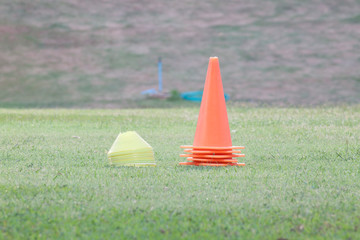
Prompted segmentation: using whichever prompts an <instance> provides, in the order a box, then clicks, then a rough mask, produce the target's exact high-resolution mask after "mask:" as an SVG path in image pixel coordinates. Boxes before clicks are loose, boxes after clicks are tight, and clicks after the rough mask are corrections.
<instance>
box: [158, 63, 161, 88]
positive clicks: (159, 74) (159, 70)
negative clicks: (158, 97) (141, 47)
mask: <svg viewBox="0 0 360 240" xmlns="http://www.w3.org/2000/svg"><path fill="white" fill-rule="evenodd" d="M158 78H159V92H162V63H161V57H159V60H158Z"/></svg>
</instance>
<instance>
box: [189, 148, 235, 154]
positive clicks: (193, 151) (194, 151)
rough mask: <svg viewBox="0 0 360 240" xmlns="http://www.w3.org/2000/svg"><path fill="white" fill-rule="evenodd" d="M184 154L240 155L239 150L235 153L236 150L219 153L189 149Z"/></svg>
mask: <svg viewBox="0 0 360 240" xmlns="http://www.w3.org/2000/svg"><path fill="white" fill-rule="evenodd" d="M184 152H187V153H195V154H205V155H207V154H214V155H218V154H219V155H221V154H229V153H241V151H240V150H238V151H236V150H233V151H224V150H220V151H215V152H214V151H210V150H191V149H184Z"/></svg>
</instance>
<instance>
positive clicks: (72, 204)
mask: <svg viewBox="0 0 360 240" xmlns="http://www.w3.org/2000/svg"><path fill="white" fill-rule="evenodd" d="M197 114H198V108H180V109H137V110H57V109H50V110H47V109H45V110H15V109H0V196H1V197H0V239H24V238H28V239H74V238H83V239H110V238H112V239H120V238H121V239H145V238H158V239H161V238H172V239H174V238H175V239H176V238H177V239H180V238H187V239H189V238H192V239H201V238H202V239H204V238H207V239H221V238H231V239H309V238H314V239H357V238H359V236H360V201H359V200H360V181H359V177H360V106H354V107H337V108H314V109H308V108H304V109H299V108H236V107H231V108H229V109H228V114H229V121H230V127H231V130H232V138H233V144H234V145H245V146H246V149H245V151H244V152H245V154H246V158H245V159H241V160H242V161H245V162H246V164H247V165H246V166H245V167H225V168H211V167H186V166H179V165H178V162H180V161H182V159H181V158H180V157H179V154H181V153H182V151H181V149H180V148H179V146H180V145H182V144H192V140H193V137H194V132H195V126H196V120H197ZM127 130H136V131H137V132H138V133H139V134H140V135H141V136H142V137H143V138H144V139H146V140H147V141H148V142H149V143H150V144H151V145H152V146H153V148H154V151H155V156H156V161H157V167H148V168H133V167H118V168H117V167H110V166H109V165H108V162H107V159H106V151H107V150H108V149H109V148H110V146H111V144H112V142H113V141H114V139H115V137H116V136H117V134H118V133H119V132H120V131H127Z"/></svg>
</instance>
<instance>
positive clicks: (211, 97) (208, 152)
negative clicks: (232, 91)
mask: <svg viewBox="0 0 360 240" xmlns="http://www.w3.org/2000/svg"><path fill="white" fill-rule="evenodd" d="M181 148H185V150H184V151H185V152H186V154H182V155H180V156H181V157H188V158H187V160H188V161H189V162H183V163H180V165H195V166H244V165H245V164H243V163H237V162H234V161H233V159H232V158H233V157H244V156H245V155H244V154H235V153H240V152H241V151H239V149H244V147H243V146H232V141H231V134H230V128H229V121H228V116H227V111H226V103H225V97H224V90H223V85H222V80H221V74H220V66H219V59H218V58H217V57H211V58H210V59H209V66H208V70H207V74H206V80H205V87H204V93H203V97H202V100H201V106H200V112H199V117H198V121H197V125H196V132H195V137H194V143H193V145H191V146H181ZM214 159H216V162H214V163H212V162H210V161H212V160H214ZM209 160H210V161H209Z"/></svg>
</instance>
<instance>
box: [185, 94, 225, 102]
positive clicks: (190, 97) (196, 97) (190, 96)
mask: <svg viewBox="0 0 360 240" xmlns="http://www.w3.org/2000/svg"><path fill="white" fill-rule="evenodd" d="M202 95H203V91H195V92H184V93H182V94H181V98H182V99H184V100H187V101H192V102H201V99H202ZM224 97H225V101H228V100H229V99H230V96H229V94H226V93H225V94H224Z"/></svg>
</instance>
